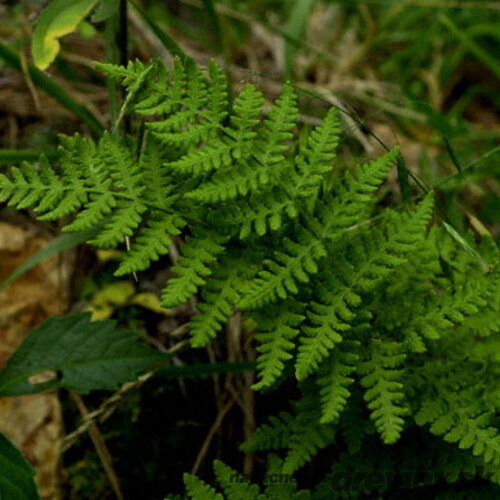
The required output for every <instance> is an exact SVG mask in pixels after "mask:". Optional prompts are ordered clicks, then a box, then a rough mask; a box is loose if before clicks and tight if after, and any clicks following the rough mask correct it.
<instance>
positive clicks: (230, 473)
mask: <svg viewBox="0 0 500 500" xmlns="http://www.w3.org/2000/svg"><path fill="white" fill-rule="evenodd" d="M214 472H215V477H216V478H217V482H218V483H219V484H220V485H221V488H222V489H223V491H224V493H225V494H226V495H227V498H228V499H231V500H257V499H259V498H261V497H260V491H259V487H258V486H257V485H256V484H249V483H248V482H247V481H239V478H240V477H241V475H240V474H238V473H237V472H236V471H235V470H233V469H231V467H229V466H227V465H226V464H225V463H224V462H221V461H220V460H214Z"/></svg>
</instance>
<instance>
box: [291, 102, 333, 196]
mask: <svg viewBox="0 0 500 500" xmlns="http://www.w3.org/2000/svg"><path fill="white" fill-rule="evenodd" d="M339 140H340V120H339V113H338V111H337V109H336V108H333V107H332V108H330V110H329V111H328V113H327V115H326V117H325V119H324V120H323V123H322V124H321V125H319V126H318V127H316V128H315V129H314V130H313V131H312V132H311V133H310V134H309V136H308V138H307V145H306V147H305V148H304V150H303V151H301V153H300V155H298V156H297V157H296V158H295V172H294V173H293V174H292V176H291V179H292V182H290V188H291V191H292V193H293V197H294V198H303V199H309V198H314V197H315V196H316V195H317V193H318V189H319V187H320V185H321V182H322V180H323V179H324V176H325V175H326V174H328V173H329V172H331V171H332V169H333V164H332V162H333V160H334V158H335V156H336V155H335V150H336V148H337V146H338V143H339Z"/></svg>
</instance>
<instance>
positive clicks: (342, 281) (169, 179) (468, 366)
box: [0, 59, 500, 499]
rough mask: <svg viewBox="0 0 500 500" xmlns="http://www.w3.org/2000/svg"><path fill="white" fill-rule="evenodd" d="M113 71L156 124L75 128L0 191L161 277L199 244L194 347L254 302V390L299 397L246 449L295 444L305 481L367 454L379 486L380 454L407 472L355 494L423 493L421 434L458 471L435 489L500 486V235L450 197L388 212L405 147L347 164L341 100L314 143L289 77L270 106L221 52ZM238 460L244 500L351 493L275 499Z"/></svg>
mask: <svg viewBox="0 0 500 500" xmlns="http://www.w3.org/2000/svg"><path fill="white" fill-rule="evenodd" d="M98 67H99V69H100V70H101V71H103V72H104V73H105V74H106V75H107V76H108V77H110V78H113V79H115V80H117V81H118V82H120V83H121V84H122V85H123V86H124V88H125V90H126V91H127V92H128V95H127V98H126V101H125V104H124V109H125V107H127V108H128V109H129V110H130V111H131V112H133V113H134V114H136V115H137V116H138V117H139V119H141V120H143V121H144V125H145V126H144V129H145V133H144V135H139V138H138V139H137V140H134V139H132V138H131V137H129V138H127V139H126V140H118V139H116V138H115V137H114V136H113V135H111V134H104V135H103V136H102V138H101V139H100V140H99V141H97V142H94V141H92V140H90V139H85V138H82V137H80V136H78V135H75V136H74V137H61V147H60V150H59V161H58V163H57V164H55V165H51V164H49V162H48V161H47V160H46V159H45V158H43V157H42V158H41V159H40V161H39V162H38V164H35V165H31V164H23V165H22V166H20V167H19V168H13V169H12V170H11V172H10V174H9V175H3V174H1V175H0V198H1V199H2V200H4V201H7V202H8V204H9V205H10V206H12V207H15V208H17V209H27V208H33V209H34V210H35V212H36V213H37V214H38V216H39V218H40V219H41V220H63V221H64V224H65V225H64V228H63V230H65V231H83V230H86V229H88V228H96V230H97V236H95V238H94V239H93V240H92V241H91V242H90V243H92V244H93V245H95V246H97V247H99V248H115V247H117V246H123V247H125V246H126V248H127V251H126V252H124V257H123V259H122V261H121V262H120V265H119V267H118V270H117V271H116V275H117V276H122V275H125V274H128V273H136V272H140V271H144V270H146V269H148V268H149V267H150V266H151V263H152V262H153V261H155V260H158V259H159V258H161V257H163V256H165V255H167V254H168V253H169V249H170V248H171V245H172V244H173V242H174V240H176V241H180V240H179V238H181V237H182V241H183V243H182V246H181V256H180V257H179V259H178V261H177V262H176V264H175V266H173V267H172V270H173V271H174V273H175V277H174V278H172V279H170V280H169V282H168V283H167V284H166V287H165V289H164V291H163V293H162V305H163V306H165V307H176V306H178V305H180V304H182V303H184V302H186V301H188V300H189V299H190V298H191V297H192V296H194V295H198V297H199V303H198V306H197V308H198V313H197V314H196V315H194V316H193V318H192V320H191V344H192V346H193V348H200V347H204V346H206V345H207V344H208V343H209V342H210V341H212V340H213V339H216V338H217V336H218V335H219V333H220V332H221V331H222V329H223V326H224V325H225V324H226V322H227V321H228V319H229V318H230V316H231V315H232V314H233V313H234V312H235V311H237V310H239V311H242V312H243V314H245V315H246V316H247V317H249V318H251V319H252V320H253V324H254V325H256V332H255V335H254V339H255V343H256V349H257V351H258V353H259V356H258V359H257V378H258V380H257V382H256V383H255V384H254V386H253V388H254V390H256V391H273V390H279V386H280V384H281V383H283V381H284V380H285V379H286V378H290V377H291V378H293V379H294V380H295V383H296V384H297V386H298V388H299V389H300V391H301V394H302V397H301V398H299V399H298V400H297V401H295V402H294V403H292V404H291V407H290V408H289V410H288V411H283V412H282V413H281V414H280V415H279V416H278V417H276V416H273V417H271V418H270V421H269V423H268V424H264V425H262V426H261V427H260V428H259V429H258V430H257V431H256V432H255V434H254V435H253V437H251V438H250V439H249V440H248V441H247V442H246V443H244V444H243V445H242V450H244V451H247V452H250V451H260V450H270V451H277V450H282V457H283V458H282V459H278V458H276V457H274V458H270V460H271V462H272V464H271V465H272V469H273V470H279V471H280V473H283V474H287V475H290V476H292V475H293V474H295V473H296V472H297V471H299V470H300V469H301V467H303V466H304V465H305V464H307V463H308V462H310V461H311V460H313V459H314V457H315V456H316V455H317V453H318V452H319V450H321V449H328V450H329V451H328V452H327V451H326V450H325V452H324V453H330V456H331V457H333V458H332V460H334V461H336V465H334V466H333V468H332V472H331V474H333V475H334V476H335V477H337V475H338V474H346V471H347V470H348V469H349V468H351V470H352V471H355V472H356V471H358V470H359V472H361V469H362V467H361V464H365V465H366V467H368V469H369V470H368V471H365V473H366V475H365V479H366V478H369V477H370V474H375V473H377V471H378V469H377V468H378V467H379V466H381V464H380V463H378V462H377V459H376V458H375V457H376V455H377V453H378V454H380V455H381V456H382V455H383V456H384V457H385V458H384V460H386V461H385V462H383V463H384V464H386V465H387V464H390V466H388V467H389V468H390V467H392V469H391V470H392V472H391V474H388V475H387V477H386V478H385V479H387V481H385V483H384V484H383V485H380V484H377V485H374V484H373V483H370V481H369V480H368V479H366V480H365V481H364V482H362V483H360V484H357V485H356V488H357V489H356V491H355V490H352V491H351V490H349V491H351V493H352V496H353V497H356V496H355V495H358V496H359V497H363V495H371V494H374V492H377V494H380V495H385V494H388V492H390V491H395V489H397V491H406V490H405V488H406V489H407V488H411V487H409V486H408V485H407V484H406V483H405V482H404V480H403V479H404V477H403V476H404V471H402V470H400V468H399V463H400V461H401V460H402V457H404V456H405V451H404V450H405V448H404V446H402V445H400V443H401V442H412V441H411V436H425V438H421V441H420V442H421V446H417V445H416V444H415V443H412V446H413V445H414V446H416V449H417V451H418V453H416V455H415V456H420V457H422V462H420V463H415V464H413V465H411V467H417V469H418V467H422V466H423V465H424V464H425V463H426V460H427V459H428V457H431V456H432V457H437V458H436V461H437V462H436V464H437V465H436V467H437V468H438V469H439V467H441V469H440V472H439V474H438V476H437V479H436V480H435V481H434V482H432V481H431V483H429V484H432V485H435V484H438V483H439V481H440V480H442V479H446V478H447V477H448V476H447V474H448V475H449V474H452V473H453V474H455V475H454V476H453V477H454V478H455V480H458V479H459V478H460V477H462V476H461V474H465V472H471V471H472V472H471V475H469V478H472V477H478V478H486V479H488V480H489V481H490V483H491V488H493V489H492V491H498V489H496V486H495V484H496V483H498V482H499V481H500V476H499V475H498V472H497V469H498V465H499V464H500V435H499V429H500V427H499V423H498V419H497V416H496V415H497V412H498V410H499V406H500V399H499V398H498V389H497V387H498V376H497V374H498V368H499V365H498V364H499V361H500V356H499V353H500V334H499V329H500V321H499V309H500V280H499V275H498V271H497V266H498V250H497V248H496V247H495V245H494V243H493V242H492V240H491V239H487V238H485V239H484V240H483V242H482V243H481V245H480V246H477V245H476V242H475V241H474V238H473V237H472V236H470V235H469V236H467V238H466V239H462V238H457V237H456V234H455V233H454V232H453V231H450V230H449V228H448V229H447V226H446V225H441V224H439V223H437V218H436V217H435V216H434V201H433V196H432V194H427V195H426V196H425V197H423V198H422V199H421V201H419V202H418V203H416V204H415V206H414V207H413V209H410V210H395V209H391V208H383V207H379V206H377V190H378V189H379V187H380V186H381V185H382V184H383V183H384V181H385V179H386V177H387V175H388V173H389V171H390V170H391V169H392V168H393V166H394V165H395V163H396V161H397V159H398V155H399V154H400V153H399V151H398V149H397V148H396V149H394V150H392V151H390V152H388V153H387V154H385V155H384V156H382V157H380V158H378V159H376V160H374V161H371V162H369V163H366V164H364V165H358V166H356V167H355V168H354V169H352V171H351V170H348V171H346V172H340V171H339V169H338V168H336V164H335V151H336V148H337V147H338V144H339V141H340V126H339V117H338V113H337V111H336V110H335V109H334V108H332V109H330V110H329V111H328V113H327V115H326V117H325V119H324V121H323V123H322V124H321V125H319V126H318V127H316V128H314V129H312V130H310V131H307V134H306V135H305V138H304V140H301V141H299V140H297V136H298V134H297V113H298V104H297V96H296V95H295V93H294V91H293V88H292V86H291V85H289V84H286V85H285V86H284V87H283V90H282V93H281V96H280V97H279V98H278V99H277V100H276V102H275V103H274V104H273V106H272V108H271V109H270V111H269V112H268V113H267V114H266V116H265V117H263V105H264V97H263V95H262V94H261V92H259V91H258V90H257V89H256V88H255V87H253V86H251V85H246V86H244V87H243V88H242V89H241V90H240V92H239V93H238V95H237V97H236V98H235V99H234V101H232V100H230V98H229V93H228V89H227V85H226V82H225V78H224V75H223V72H222V70H221V69H220V68H219V67H218V66H217V65H216V64H215V63H214V62H212V63H211V64H210V67H209V68H208V72H206V73H205V72H203V71H202V70H201V69H200V68H198V67H197V66H196V64H195V63H194V62H193V61H192V60H190V59H187V60H186V62H185V63H181V62H180V60H178V59H177V60H176V61H175V64H174V66H173V67H172V68H167V67H165V66H164V65H163V63H161V62H155V63H152V64H150V65H149V66H144V65H143V64H142V63H140V62H136V63H130V64H129V65H128V66H127V67H126V68H125V67H118V66H112V65H106V64H100V65H98ZM375 211H377V214H378V216H377V217H376V218H373V217H372V215H373V214H374V213H375ZM478 261H479V262H481V263H486V265H482V266H481V265H478ZM408 436H410V437H408ZM439 438H440V439H442V445H440V446H442V448H440V447H439V446H437V445H436V442H437V441H436V440H437V439H439ZM419 439H420V438H419ZM417 444H420V443H417ZM389 445H390V446H389ZM451 445H454V447H453V446H451ZM436 447H437V448H438V450H437V451H436ZM365 450H366V453H367V455H366V456H367V457H368V456H371V455H370V453H373V457H372V458H370V459H369V460H368V459H367V460H365V455H364V453H365ZM370 450H371V451H370ZM373 450H375V451H373ZM444 455H446V458H442V457H443V456H444ZM271 457H273V455H271ZM356 460H357V461H358V463H357V465H356V466H354V465H352V464H353V463H355V462H356ZM433 460H434V458H433ZM440 460H445V461H447V460H451V462H453V461H455V462H453V463H456V464H457V465H456V467H457V469H456V470H455V469H449V470H448V469H446V467H445V466H444V465H443V464H442V463H441V462H439V461H440ZM438 463H439V464H441V465H438ZM446 463H448V462H446ZM225 467H226V466H224V465H223V464H221V463H219V462H217V464H216V475H217V477H218V479H219V482H220V484H221V485H222V487H223V489H224V491H225V493H226V494H227V495H228V498H310V497H311V498H337V497H338V498H351V497H349V496H342V495H341V494H340V493H339V490H338V488H333V489H332V487H329V486H327V483H328V482H329V479H328V477H330V476H327V478H326V479H325V480H324V482H321V483H319V484H318V485H317V488H316V489H314V490H311V491H308V492H307V491H306V492H297V491H296V490H293V491H292V489H290V488H291V487H290V485H287V486H286V488H285V489H283V491H281V490H280V489H279V488H274V490H273V489H272V488H271V490H269V491H267V490H266V492H265V493H264V494H263V493H260V492H259V491H258V490H259V489H258V487H257V486H255V487H254V486H252V487H249V488H246V487H245V488H244V489H243V488H239V487H237V486H235V485H233V484H228V483H227V481H225V479H224V477H223V476H224V475H227V474H229V472H227V469H226V468H225ZM453 467H455V466H453ZM445 469H446V470H445ZM398 471H399V472H398ZM384 477H385V476H384ZM386 483H387V484H386ZM490 483H487V484H490ZM325 485H326V486H325ZM391 485H392V486H391ZM186 487H187V492H188V495H189V496H191V497H192V498H195V499H198V498H199V499H203V498H207V499H208V498H222V497H221V494H220V493H217V492H216V491H215V490H213V489H212V488H211V487H210V486H208V485H207V484H205V483H203V482H202V481H201V480H199V479H196V478H193V477H191V476H186ZM412 487H413V486H412ZM484 487H485V488H488V487H490V486H484ZM287 488H289V489H287ZM391 488H392V490H391ZM325 492H326V493H325ZM262 495H265V496H262ZM294 495H295V496H294ZM308 495H309V496H308ZM310 495H312V496H310ZM321 495H323V496H321ZM356 498H357V497H356Z"/></svg>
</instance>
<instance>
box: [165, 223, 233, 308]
mask: <svg viewBox="0 0 500 500" xmlns="http://www.w3.org/2000/svg"><path fill="white" fill-rule="evenodd" d="M226 241H227V237H225V236H221V235H218V234H217V233H215V232H214V231H203V230H198V231H195V235H194V236H193V237H191V238H189V237H188V238H187V239H186V243H184V245H183V247H182V256H181V257H180V258H179V261H178V264H177V265H176V266H174V267H172V270H173V271H174V272H175V274H176V275H177V276H176V277H175V278H172V279H171V280H170V281H169V282H168V284H167V287H166V288H165V289H164V290H163V292H162V298H161V304H162V306H163V307H176V306H178V305H180V304H183V303H184V302H186V301H187V300H188V299H189V298H190V297H192V296H193V295H194V294H195V293H196V292H197V290H198V288H199V287H200V286H202V285H204V284H205V283H206V278H207V277H208V276H209V275H210V274H212V270H211V269H210V267H208V266H209V265H211V264H213V263H214V262H215V261H216V259H217V256H218V255H219V254H221V253H222V252H223V251H224V246H223V245H224V243H225V242H226Z"/></svg>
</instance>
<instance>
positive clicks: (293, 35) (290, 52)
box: [285, 0, 316, 80]
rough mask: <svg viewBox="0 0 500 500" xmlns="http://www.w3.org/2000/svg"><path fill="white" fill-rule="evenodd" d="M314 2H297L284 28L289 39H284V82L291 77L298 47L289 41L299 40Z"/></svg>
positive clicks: (304, 0) (313, 0)
mask: <svg viewBox="0 0 500 500" xmlns="http://www.w3.org/2000/svg"><path fill="white" fill-rule="evenodd" d="M315 1H316V0H297V1H296V2H295V3H294V5H293V8H292V11H291V12H290V17H289V18H288V23H287V27H286V34H287V35H288V37H289V38H287V39H285V80H289V79H290V78H291V76H292V68H293V60H294V58H295V53H296V52H297V49H298V48H299V45H297V44H295V43H291V42H290V39H295V40H301V38H302V35H303V33H304V30H305V28H306V25H307V20H308V19H309V13H310V12H311V9H312V8H313V6H314V3H315Z"/></svg>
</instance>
